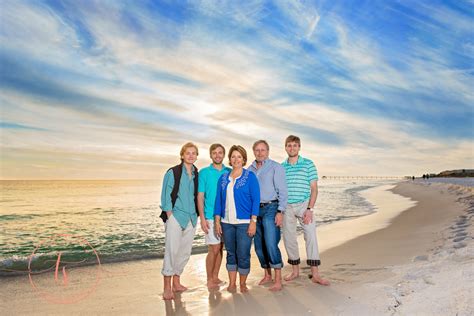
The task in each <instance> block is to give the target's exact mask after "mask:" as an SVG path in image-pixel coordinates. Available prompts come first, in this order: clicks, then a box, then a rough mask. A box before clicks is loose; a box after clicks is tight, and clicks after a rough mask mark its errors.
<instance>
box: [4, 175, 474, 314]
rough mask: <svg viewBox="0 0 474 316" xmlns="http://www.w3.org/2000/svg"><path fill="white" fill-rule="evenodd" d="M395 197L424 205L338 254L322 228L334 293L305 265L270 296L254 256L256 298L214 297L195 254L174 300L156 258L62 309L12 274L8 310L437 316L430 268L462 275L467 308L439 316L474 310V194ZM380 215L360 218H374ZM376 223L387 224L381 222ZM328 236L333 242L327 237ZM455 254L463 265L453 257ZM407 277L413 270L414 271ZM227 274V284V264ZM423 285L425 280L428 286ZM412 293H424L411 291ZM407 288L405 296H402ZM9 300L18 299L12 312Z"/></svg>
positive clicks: (110, 271) (109, 277)
mask: <svg viewBox="0 0 474 316" xmlns="http://www.w3.org/2000/svg"><path fill="white" fill-rule="evenodd" d="M392 191H393V192H394V193H396V194H400V195H402V196H405V197H410V198H411V199H413V200H416V201H417V202H418V203H417V204H416V205H415V206H413V207H411V208H409V209H408V210H405V211H403V212H401V213H400V214H398V215H396V216H395V217H394V218H392V219H388V222H387V221H384V224H383V225H387V223H388V226H386V227H383V228H381V229H378V230H375V231H372V232H369V233H367V234H362V235H360V236H358V237H355V238H351V239H350V240H349V241H347V242H343V243H342V244H339V245H337V246H335V247H331V248H329V247H327V245H328V244H329V243H330V242H331V240H330V239H328V238H329V237H331V230H329V231H328V232H324V226H323V227H322V228H321V229H320V230H318V240H319V244H320V248H325V250H323V251H322V252H321V260H322V266H321V267H320V271H321V274H322V275H323V276H324V277H327V278H329V279H330V281H331V282H332V285H331V286H329V287H321V286H317V285H313V284H311V282H310V280H308V279H307V277H306V275H307V274H308V272H309V268H308V267H306V265H305V264H302V275H301V276H300V277H299V278H298V279H296V280H294V281H293V282H284V289H283V290H282V291H281V292H279V293H270V292H269V291H268V290H267V287H262V286H258V285H257V283H258V281H259V279H260V277H261V276H262V274H263V272H262V270H261V269H260V268H259V265H258V260H257V258H256V255H255V254H254V252H252V270H251V272H250V275H249V278H248V285H249V288H250V291H249V293H247V294H244V295H243V294H241V293H240V292H237V293H235V294H231V293H228V292H227V291H225V289H224V288H222V287H221V290H220V291H213V292H208V290H207V288H206V287H205V254H198V255H193V256H192V257H191V259H190V262H189V263H188V265H187V266H186V269H185V272H184V274H183V283H184V284H186V285H187V286H189V290H188V291H186V292H184V293H182V294H180V295H177V298H176V300H174V301H172V302H170V301H166V302H165V301H163V300H162V299H161V293H162V277H161V274H160V270H161V261H160V260H159V259H153V260H141V261H133V262H122V263H113V264H108V265H105V266H104V267H102V268H103V269H102V270H103V271H102V279H101V282H100V284H99V286H98V287H97V288H96V289H95V291H94V292H92V293H91V294H90V295H89V296H88V297H87V298H85V299H83V300H81V301H79V302H77V303H74V304H63V305H58V304H52V303H49V302H47V301H45V300H44V299H43V298H41V297H39V296H38V293H37V291H35V290H34V289H33V288H32V287H31V285H30V284H29V283H28V278H27V277H24V278H23V277H16V278H8V279H5V278H4V279H3V280H5V282H2V286H1V287H0V292H1V295H2V297H3V298H5V299H4V300H2V301H3V302H2V303H0V311H4V312H6V311H10V312H11V311H14V312H15V313H19V314H25V313H30V312H35V313H39V314H64V313H72V314H80V313H90V312H94V313H101V314H103V313H105V314H108V313H115V314H117V313H118V314H130V313H133V314H156V312H158V313H159V314H165V313H166V314H170V315H171V314H175V313H176V314H192V315H203V314H204V315H221V314H229V315H238V314H242V313H245V314H248V315H257V314H260V315H283V314H287V315H298V314H313V313H314V314H329V315H333V314H342V315H351V314H393V313H396V312H399V311H403V313H405V314H406V313H408V314H410V313H413V312H414V311H416V312H420V311H421V312H423V311H424V310H423V308H428V310H429V308H432V306H436V304H435V303H436V302H435V303H433V304H432V306H425V305H426V299H427V297H426V296H427V294H428V296H433V297H438V296H441V295H444V296H446V292H445V291H444V290H443V287H444V285H443V287H442V284H437V282H436V281H435V280H436V279H437V278H438V276H437V277H433V276H431V277H430V276H429V275H428V276H427V275H422V276H418V274H423V273H424V272H425V269H424V266H426V265H431V266H432V267H431V268H430V269H431V270H430V269H428V270H427V271H428V272H429V273H428V274H430V275H436V271H441V272H439V273H441V274H442V275H441V276H444V275H445V274H446V275H449V278H448V277H446V278H447V279H453V281H451V283H453V282H454V283H455V284H451V287H450V288H452V289H454V290H453V291H454V292H456V293H458V295H457V296H456V297H457V305H455V306H454V307H453V306H452V304H451V301H450V300H451V299H454V298H451V296H448V298H444V299H441V298H438V299H437V301H438V302H439V304H442V303H443V302H444V305H443V308H445V309H444V312H441V310H439V314H446V313H447V314H456V312H459V314H461V315H464V314H466V315H467V314H468V313H467V311H468V310H469V308H472V306H469V294H472V285H469V284H468V283H473V284H474V282H471V281H474V277H473V274H474V273H472V272H471V273H470V274H469V271H467V272H466V270H467V269H468V267H469V264H471V266H472V262H473V258H472V257H473V256H472V244H473V242H472V236H473V233H472V225H471V222H472V215H465V214H466V212H467V211H466V210H467V208H468V206H466V204H465V203H466V201H467V202H469V203H473V204H472V205H473V207H474V201H473V198H472V195H473V194H472V189H469V190H468V191H467V192H464V193H462V194H459V195H458V193H459V191H452V190H451V191H450V189H446V187H445V186H439V187H438V186H426V185H425V186H424V185H423V184H418V183H411V182H401V183H399V184H397V185H396V187H395V188H393V189H392ZM462 199H465V200H462ZM381 210H382V211H383V209H381ZM376 213H378V212H376ZM376 213H375V214H376ZM463 214H464V215H463ZM371 215H372V214H371ZM371 215H367V216H363V217H361V218H357V219H364V218H367V217H369V216H371ZM459 216H466V217H465V218H464V221H463V222H462V225H461V226H463V225H464V226H463V228H464V229H465V232H466V235H467V236H468V237H469V238H465V239H464V240H463V241H461V243H464V244H465V246H463V247H460V248H453V244H452V242H453V241H452V239H450V237H452V236H451V235H452V229H451V228H450V227H452V226H453V225H457V224H456V223H457V222H459V221H460V218H461V217H459ZM469 216H471V217H469ZM357 219H354V220H348V221H342V222H340V223H341V224H342V223H348V224H347V225H348V226H347V228H345V229H351V228H350V226H351V225H349V224H350V223H352V224H353V225H352V229H351V230H356V228H357V225H359V224H357V223H355V222H354V221H356V220H357ZM461 219H462V218H461ZM375 222H378V223H379V224H380V221H378V220H376V221H375ZM334 225H335V224H334ZM331 226H333V224H331V225H327V227H328V228H331ZM456 227H457V226H456ZM325 234H326V236H328V237H325ZM334 234H335V230H333V231H332V235H334ZM301 241H302V236H300V239H299V243H300V254H301V255H302V256H301V258H302V259H304V258H305V253H304V250H303V249H304V243H302V242H301ZM415 241H416V242H415ZM456 245H460V243H456ZM280 246H281V247H280V249H281V250H282V254H283V255H284V260H285V267H284V268H283V274H284V275H285V274H286V273H288V272H289V269H290V267H289V265H288V264H286V254H285V251H284V247H283V243H281V244H280ZM301 250H303V251H301ZM453 256H454V257H455V259H456V260H458V261H455V260H451V257H453ZM224 260H225V259H224ZM446 260H450V264H451V266H450V267H448V268H451V269H450V270H447V271H444V270H443V268H442V266H443V265H444V262H446ZM451 261H452V262H451ZM302 262H304V260H302ZM440 262H441V263H440ZM458 266H459V267H461V268H459V267H458ZM455 267H456V268H455ZM457 270H461V271H462V275H461V276H462V278H458V277H456V276H452V275H451V274H453V273H454V271H457ZM471 270H472V269H471ZM90 271H91V269H90V268H82V269H81V268H80V269H77V271H74V272H75V274H76V279H75V280H71V282H70V286H69V288H68V289H67V290H65V289H64V288H63V289H62V290H61V293H63V294H65V295H67V294H71V293H74V291H76V292H77V291H79V290H81V289H82V287H84V284H85V283H87V282H88V281H91V278H90ZM407 271H409V272H410V271H411V272H410V273H408V274H407ZM433 271H434V272H433ZM422 272H423V273H422ZM407 275H408V277H407ZM220 277H221V279H223V280H227V276H226V271H225V265H224V263H223V265H222V267H221V273H220ZM40 279H41V281H44V282H45V283H44V286H45V287H46V288H47V289H48V290H50V291H53V290H54V287H55V286H53V285H54V284H53V285H51V284H50V283H51V282H49V281H48V279H50V278H47V277H46V276H41V277H40ZM3 280H2V281H3ZM420 280H421V281H420ZM424 280H428V281H424ZM47 281H48V282H47ZM417 282H422V284H421V285H420V284H418V283H417ZM429 283H434V284H433V285H430V284H429ZM399 284H401V285H400V286H399ZM426 284H428V285H427V286H428V288H432V289H435V292H434V293H432V292H426V291H428V290H429V289H425V288H423V287H422V285H426ZM410 289H415V290H414V292H410ZM401 290H403V291H405V292H400V291H401ZM466 291H467V293H466ZM469 291H471V292H469ZM53 292H54V291H53ZM459 293H461V294H459ZM402 294H403V295H402ZM438 294H439V295H438ZM420 295H421V296H420ZM418 296H420V297H418ZM414 298H417V299H418V301H417V300H416V299H414ZM462 298H464V300H463V299H462ZM409 299H410V300H409ZM447 300H448V301H447ZM4 302H8V307H7V306H6V303H4ZM439 304H438V305H439ZM445 305H446V306H445ZM417 308H418V309H417ZM420 308H421V309H420ZM456 308H457V309H456ZM427 313H429V314H433V313H434V314H437V313H436V310H432V309H431V310H429V311H428V312H427Z"/></svg>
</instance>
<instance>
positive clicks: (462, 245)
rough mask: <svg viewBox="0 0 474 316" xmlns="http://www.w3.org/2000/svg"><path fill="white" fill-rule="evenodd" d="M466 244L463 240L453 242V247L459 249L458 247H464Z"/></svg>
mask: <svg viewBox="0 0 474 316" xmlns="http://www.w3.org/2000/svg"><path fill="white" fill-rule="evenodd" d="M466 246H467V245H466V244H465V243H463V242H460V243H459V244H455V245H454V246H453V247H454V248H456V249H459V248H464V247H466Z"/></svg>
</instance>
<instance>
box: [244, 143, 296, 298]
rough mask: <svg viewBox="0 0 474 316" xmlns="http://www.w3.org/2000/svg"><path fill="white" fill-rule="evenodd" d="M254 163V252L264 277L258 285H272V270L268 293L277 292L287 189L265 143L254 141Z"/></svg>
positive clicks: (283, 171) (280, 267)
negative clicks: (256, 203) (256, 202)
mask: <svg viewBox="0 0 474 316" xmlns="http://www.w3.org/2000/svg"><path fill="white" fill-rule="evenodd" d="M253 153H254V155H255V161H254V162H253V163H252V164H251V165H250V166H249V170H251V171H253V172H254V173H255V174H256V175H257V178H258V182H259V184H260V199H261V203H260V212H259V216H258V220H257V234H256V235H255V240H254V243H255V252H256V253H257V256H258V260H259V261H260V265H261V267H262V268H263V269H264V272H265V275H264V277H263V279H262V280H260V282H259V285H262V284H265V283H268V282H271V281H272V270H271V269H272V268H273V269H274V270H275V279H274V283H273V286H271V287H270V288H269V290H271V291H280V290H281V289H282V284H281V269H282V268H283V261H282V259H281V252H280V249H279V248H278V243H279V242H280V238H281V234H280V227H281V225H282V223H283V215H282V212H283V211H284V210H285V208H286V203H287V197H288V192H287V187H286V180H285V169H284V168H283V167H282V166H281V165H280V164H279V163H277V162H276V161H274V160H271V159H269V158H268V156H269V154H270V146H269V145H268V143H267V142H266V141H265V140H258V141H256V142H255V143H254V144H253Z"/></svg>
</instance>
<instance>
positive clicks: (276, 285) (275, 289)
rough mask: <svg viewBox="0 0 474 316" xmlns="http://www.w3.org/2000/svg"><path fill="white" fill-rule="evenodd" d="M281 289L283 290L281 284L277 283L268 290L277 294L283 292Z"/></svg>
mask: <svg viewBox="0 0 474 316" xmlns="http://www.w3.org/2000/svg"><path fill="white" fill-rule="evenodd" d="M281 289H282V286H281V283H275V284H273V286H272V287H271V288H269V289H268V290H270V291H273V292H277V291H281Z"/></svg>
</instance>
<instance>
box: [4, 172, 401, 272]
mask: <svg viewBox="0 0 474 316" xmlns="http://www.w3.org/2000/svg"><path fill="white" fill-rule="evenodd" d="M397 181H399V180H380V179H378V180H377V179H370V180H367V179H345V180H344V179H342V180H331V179H322V180H320V181H319V196H318V201H317V203H316V205H317V207H316V209H315V213H316V218H317V223H318V225H329V224H331V223H333V222H335V221H341V220H348V219H351V218H356V217H360V216H364V215H368V214H370V213H372V212H374V211H376V209H375V207H374V206H373V205H371V204H370V203H369V202H368V201H367V200H366V199H364V198H363V197H362V196H361V195H360V192H361V191H364V190H367V189H369V188H373V187H376V186H380V185H386V184H392V183H395V182H397ZM0 184H1V192H2V193H1V197H0V236H1V238H0V276H6V275H16V274H25V273H26V274H28V271H29V269H30V268H31V271H32V272H35V273H36V272H41V271H48V270H51V269H53V268H54V266H55V265H56V264H55V263H56V262H57V261H59V257H61V261H62V262H63V263H64V262H66V263H68V264H69V265H70V266H74V265H88V264H97V263H101V264H103V263H108V262H117V261H127V260H140V259H146V258H160V257H163V252H164V236H165V235H164V225H163V223H162V221H161V219H160V218H159V214H160V212H161V210H160V207H159V205H160V193H161V181H153V180H117V181H112V180H110V181H77V180H74V181H62V180H55V181H31V180H28V181H20V180H2V181H0ZM198 225H199V224H198ZM205 251H207V247H206V246H205V242H204V234H203V233H202V231H201V229H200V228H198V229H197V233H196V236H195V239H194V245H193V253H199V252H205ZM29 265H30V267H29Z"/></svg>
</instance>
